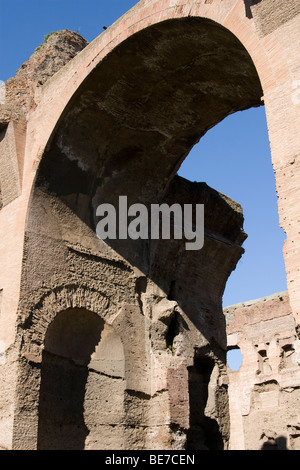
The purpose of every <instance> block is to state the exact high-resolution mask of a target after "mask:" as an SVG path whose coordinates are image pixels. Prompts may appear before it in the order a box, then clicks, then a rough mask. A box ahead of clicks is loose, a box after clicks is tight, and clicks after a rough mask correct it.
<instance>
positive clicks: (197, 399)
mask: <svg viewBox="0 0 300 470" xmlns="http://www.w3.org/2000/svg"><path fill="white" fill-rule="evenodd" d="M213 368H214V361H213V360H212V359H211V358H209V357H197V358H195V362H194V366H193V367H190V368H189V399H190V429H189V431H188V435H187V449H188V450H223V448H224V445H223V440H222V436H221V433H220V430H219V425H218V423H217V421H216V420H214V419H211V418H209V417H208V416H205V407H206V404H207V399H208V386H209V381H210V377H211V373H212V370H213Z"/></svg>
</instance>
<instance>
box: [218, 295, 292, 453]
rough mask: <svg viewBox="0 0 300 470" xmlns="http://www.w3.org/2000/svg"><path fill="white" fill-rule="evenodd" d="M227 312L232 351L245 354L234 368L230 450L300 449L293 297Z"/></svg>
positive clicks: (270, 299)
mask: <svg viewBox="0 0 300 470" xmlns="http://www.w3.org/2000/svg"><path fill="white" fill-rule="evenodd" d="M224 312H225V316H226V322H227V333H228V348H229V349H230V348H234V347H239V348H240V350H241V353H242V355H243V362H242V365H241V367H240V369H239V370H238V371H231V370H230V368H229V369H228V375H229V397H230V418H231V432H230V448H231V449H232V450H244V449H246V450H260V449H265V448H270V449H272V448H273V449H276V448H279V449H289V450H299V442H300V440H299V439H300V415H299V410H300V341H299V339H298V338H297V335H296V331H295V319H294V317H293V315H292V311H291V307H290V304H289V297H288V294H287V292H282V293H278V294H275V295H272V296H269V297H265V298H263V299H258V300H255V301H252V302H251V301H250V302H245V303H241V304H237V305H233V306H231V307H228V308H226V309H225V310H224Z"/></svg>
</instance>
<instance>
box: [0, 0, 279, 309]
mask: <svg viewBox="0 0 300 470" xmlns="http://www.w3.org/2000/svg"><path fill="white" fill-rule="evenodd" d="M136 3H138V2H137V1H135V0H0V57H1V58H0V80H3V81H5V80H7V79H8V78H10V77H12V76H14V75H15V73H16V71H17V69H18V68H19V67H20V66H21V65H22V63H23V62H25V61H26V60H27V59H28V58H29V57H30V55H31V54H32V53H33V52H34V49H35V48H36V47H37V46H39V45H40V44H41V43H42V42H43V40H44V36H45V35H46V34H48V33H50V32H51V31H58V30H61V29H65V28H68V29H70V30H72V31H77V32H79V33H80V34H81V35H82V36H83V37H85V38H86V39H87V40H88V41H92V40H93V39H95V38H96V37H97V36H98V35H99V34H101V33H102V32H103V26H109V25H111V24H112V23H113V22H114V21H115V20H117V19H118V18H119V17H120V16H121V15H122V14H123V13H125V12H126V11H127V10H128V9H130V8H131V7H132V6H134V5H135V4H136ZM179 173H180V174H181V175H182V176H184V177H185V178H188V179H190V180H192V181H205V182H206V183H207V184H209V185H210V186H212V187H213V188H215V189H217V190H218V191H220V192H222V193H224V194H226V195H227V196H229V197H231V198H232V199H234V200H236V201H238V202H239V203H240V204H241V205H242V207H243V209H244V217H245V231H246V232H247V233H248V235H249V237H248V239H247V241H246V242H245V244H244V248H245V250H246V253H245V255H244V256H243V257H242V260H241V261H240V262H239V263H238V266H237V269H236V271H234V273H233V274H232V275H231V277H230V279H229V281H228V284H227V287H226V291H225V296H224V306H227V305H231V304H233V303H237V302H242V301H245V300H252V299H255V298H259V297H263V296H266V295H270V294H272V293H275V292H278V291H282V290H285V289H286V278H285V268H284V263H283V256H282V247H283V242H284V239H285V234H284V232H283V230H281V229H280V228H279V220H278V213H277V198H276V190H275V180H274V174H273V168H272V164H271V155H270V147H269V140H268V132H267V125H266V117H265V112H264V108H263V107H261V108H259V109H252V110H249V111H244V112H239V113H236V114H234V115H232V116H229V117H228V118H227V119H225V120H224V121H223V122H222V123H220V124H219V125H218V126H216V127H215V128H214V129H212V130H210V131H209V132H208V133H207V134H206V136H204V137H203V138H202V139H201V141H200V143H199V144H197V145H196V146H195V147H194V149H193V151H192V152H191V153H190V155H189V156H188V158H187V159H186V160H185V162H184V164H183V166H182V168H181V170H180V172H179Z"/></svg>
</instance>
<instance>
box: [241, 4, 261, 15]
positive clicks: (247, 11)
mask: <svg viewBox="0 0 300 470" xmlns="http://www.w3.org/2000/svg"><path fill="white" fill-rule="evenodd" d="M260 2H261V0H244V3H245V7H246V16H247V18H249V19H251V18H253V15H252V12H251V7H252V6H253V5H257V4H258V3H260Z"/></svg>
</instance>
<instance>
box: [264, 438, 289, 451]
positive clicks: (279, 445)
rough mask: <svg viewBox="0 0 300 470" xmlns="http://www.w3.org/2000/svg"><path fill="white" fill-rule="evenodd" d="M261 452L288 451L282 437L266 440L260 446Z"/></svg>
mask: <svg viewBox="0 0 300 470" xmlns="http://www.w3.org/2000/svg"><path fill="white" fill-rule="evenodd" d="M261 450H288V448H287V440H286V437H284V436H279V437H276V439H270V438H269V439H268V441H267V442H265V443H264V444H263V445H262V448H261Z"/></svg>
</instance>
